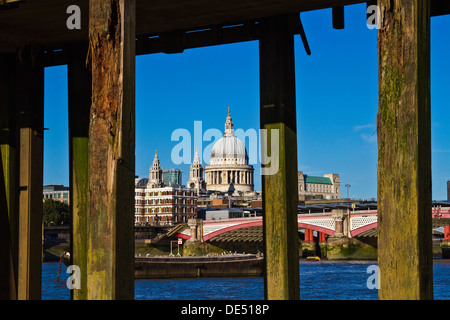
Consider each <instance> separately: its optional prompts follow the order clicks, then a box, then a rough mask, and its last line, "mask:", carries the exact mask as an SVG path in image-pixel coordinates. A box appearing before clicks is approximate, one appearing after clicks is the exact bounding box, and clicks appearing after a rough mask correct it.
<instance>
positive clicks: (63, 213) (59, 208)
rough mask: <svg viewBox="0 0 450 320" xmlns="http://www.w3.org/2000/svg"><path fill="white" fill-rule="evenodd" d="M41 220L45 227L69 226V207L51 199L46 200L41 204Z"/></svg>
mask: <svg viewBox="0 0 450 320" xmlns="http://www.w3.org/2000/svg"><path fill="white" fill-rule="evenodd" d="M43 219H44V224H45V225H46V226H55V225H61V224H70V208H69V205H68V204H66V203H62V202H60V201H55V200H53V199H46V200H45V202H44V204H43Z"/></svg>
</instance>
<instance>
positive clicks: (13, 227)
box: [0, 53, 19, 300]
mask: <svg viewBox="0 0 450 320" xmlns="http://www.w3.org/2000/svg"><path fill="white" fill-rule="evenodd" d="M15 64H16V55H15V54H5V53H4V54H1V55H0V97H1V98H0V226H1V228H2V232H0V252H1V253H2V258H1V259H0V288H1V290H0V300H15V299H17V290H16V288H17V247H18V237H17V235H18V232H17V231H18V229H17V228H18V217H19V215H18V210H17V206H18V198H17V192H16V191H17V188H16V186H17V183H16V178H17V175H16V168H17V165H16V154H17V145H16V136H17V135H16V125H15V123H16V121H15V120H16V110H15V108H14V106H15V105H14V99H13V98H14V94H13V92H14V83H13V81H12V79H14V72H15Z"/></svg>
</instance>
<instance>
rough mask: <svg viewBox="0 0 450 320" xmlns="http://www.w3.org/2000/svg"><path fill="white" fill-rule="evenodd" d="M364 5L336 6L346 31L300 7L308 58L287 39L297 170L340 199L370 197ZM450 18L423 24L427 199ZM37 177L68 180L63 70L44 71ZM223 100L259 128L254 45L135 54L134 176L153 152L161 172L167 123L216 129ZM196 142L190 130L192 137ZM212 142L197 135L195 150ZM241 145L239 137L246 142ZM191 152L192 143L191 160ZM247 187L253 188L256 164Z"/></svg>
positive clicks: (447, 137) (438, 135)
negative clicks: (334, 179)
mask: <svg viewBox="0 0 450 320" xmlns="http://www.w3.org/2000/svg"><path fill="white" fill-rule="evenodd" d="M365 8H366V7H365V4H364V5H353V6H347V7H345V15H346V20H345V29H344V30H334V29H333V28H332V25H331V9H326V10H319V11H311V12H305V13H302V14H301V19H302V23H303V26H304V29H305V32H306V35H307V38H308V42H309V45H310V48H311V52H312V54H311V56H307V55H306V53H305V50H304V48H303V45H302V43H301V40H300V37H299V36H296V37H295V59H296V60H295V63H296V65H295V72H296V94H297V134H298V168H299V170H302V171H303V172H304V173H305V174H309V175H317V176H322V175H323V174H326V173H339V175H340V179H341V185H342V188H341V195H342V196H343V197H345V196H346V193H347V190H346V188H345V187H344V185H345V184H347V183H348V184H350V185H351V188H350V197H352V198H376V190H377V183H376V175H377V141H376V132H375V129H376V114H377V109H378V58H377V36H376V30H369V29H368V28H367V27H366V21H365V19H366V15H365ZM449 25H450V16H448V15H447V16H442V17H433V18H432V20H431V110H432V111H431V122H432V179H433V199H434V200H442V199H445V198H446V181H447V180H449V179H450V130H449V124H448V119H450V108H449V107H450V99H448V97H447V96H445V95H446V94H447V93H448V90H449V88H450V80H449V78H448V75H449V74H450V61H449V59H448V52H450V35H449V33H448V26H449ZM45 77H46V79H45V80H46V86H45V119H44V122H45V127H47V128H49V129H50V130H49V131H46V132H45V141H44V183H45V184H64V185H68V184H69V172H68V143H67V141H68V129H67V68H66V66H59V67H51V68H46V72H45ZM227 106H230V107H231V115H232V118H233V122H234V126H235V129H237V128H241V129H243V130H248V129H256V130H258V129H259V61H258V42H257V41H251V42H245V43H238V44H230V45H222V46H213V47H207V48H199V49H189V50H185V52H184V53H182V54H170V55H168V54H153V55H145V56H138V57H137V58H136V174H137V175H139V176H140V177H148V169H149V167H150V165H151V163H152V160H153V157H154V153H155V150H158V156H159V159H160V161H161V164H162V166H163V168H164V169H169V168H179V169H181V170H183V182H184V183H186V182H187V180H188V178H189V165H188V164H181V165H178V164H174V163H173V162H172V159H171V152H172V149H173V148H174V147H175V146H176V145H177V144H178V143H179V142H178V141H172V140H171V136H172V133H173V132H174V131H175V130H176V129H186V130H188V131H189V132H190V133H191V138H192V142H193V141H194V121H201V122H202V133H205V131H206V130H208V129H219V130H220V131H222V132H223V130H224V123H225V118H226V115H227ZM197 138H198V136H197ZM210 143H211V142H210V141H204V142H203V148H205V147H207V146H208V145H209V144H210ZM246 144H247V145H248V141H247V142H246ZM194 151H195V147H194V144H193V143H192V149H191V158H192V157H193V154H194ZM255 187H256V189H260V188H261V178H260V170H259V163H258V164H257V165H255Z"/></svg>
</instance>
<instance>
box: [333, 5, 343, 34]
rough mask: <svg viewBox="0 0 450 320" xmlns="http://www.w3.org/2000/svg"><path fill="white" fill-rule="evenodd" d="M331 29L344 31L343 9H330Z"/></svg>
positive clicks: (341, 7)
mask: <svg viewBox="0 0 450 320" xmlns="http://www.w3.org/2000/svg"><path fill="white" fill-rule="evenodd" d="M331 13H332V20H333V28H334V29H344V26H345V21H344V7H343V6H340V7H333V8H331Z"/></svg>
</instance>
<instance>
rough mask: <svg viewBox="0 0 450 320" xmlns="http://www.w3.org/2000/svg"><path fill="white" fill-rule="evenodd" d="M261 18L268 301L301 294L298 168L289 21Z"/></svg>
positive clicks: (292, 297)
mask: <svg viewBox="0 0 450 320" xmlns="http://www.w3.org/2000/svg"><path fill="white" fill-rule="evenodd" d="M292 18H294V19H295V18H297V19H298V17H290V16H289V17H288V16H279V17H270V18H267V19H264V20H262V21H261V34H260V38H259V61H260V62H259V63H260V122H261V129H263V130H267V132H266V133H267V135H266V136H265V137H264V132H263V136H262V137H261V155H262V161H261V162H262V165H261V177H262V190H263V212H264V218H263V228H264V245H265V253H264V256H265V258H266V259H265V262H266V272H265V273H264V282H265V286H264V293H265V298H266V299H268V300H287V299H292V300H294V299H299V298H300V281H299V253H298V251H299V240H298V227H297V210H298V191H297V189H298V185H297V184H298V181H297V179H298V177H297V176H298V174H297V171H298V168H297V129H296V106H295V103H296V101H295V64H294V36H293V34H292V33H291V32H289V28H288V25H289V22H290V21H289V20H290V19H292Z"/></svg>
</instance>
